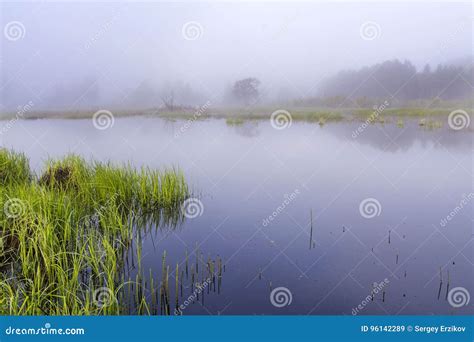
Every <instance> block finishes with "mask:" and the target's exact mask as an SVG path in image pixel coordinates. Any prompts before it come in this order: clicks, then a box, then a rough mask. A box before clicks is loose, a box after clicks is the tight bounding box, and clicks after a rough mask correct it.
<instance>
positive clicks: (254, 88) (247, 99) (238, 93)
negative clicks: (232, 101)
mask: <svg viewBox="0 0 474 342" xmlns="http://www.w3.org/2000/svg"><path fill="white" fill-rule="evenodd" d="M259 86H260V81H259V80H258V79H256V78H254V77H249V78H244V79H242V80H239V81H237V82H235V83H234V87H233V88H232V94H233V96H234V97H235V98H236V99H237V100H238V101H240V102H242V103H244V104H245V105H247V106H248V105H251V104H255V103H256V102H257V101H258V99H259V97H260V90H259V89H258V87H259Z"/></svg>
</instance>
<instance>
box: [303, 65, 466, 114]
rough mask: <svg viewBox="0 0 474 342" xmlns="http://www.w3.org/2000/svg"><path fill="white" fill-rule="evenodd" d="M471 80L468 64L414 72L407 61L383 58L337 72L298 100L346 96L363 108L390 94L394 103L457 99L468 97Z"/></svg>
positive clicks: (316, 101)
mask: <svg viewBox="0 0 474 342" xmlns="http://www.w3.org/2000/svg"><path fill="white" fill-rule="evenodd" d="M473 80H474V68H473V66H472V64H469V65H465V66H456V65H438V66H437V67H436V68H434V69H432V68H431V67H430V65H426V66H425V67H424V69H423V70H420V71H418V70H417V69H416V68H415V66H414V65H413V64H412V63H411V62H410V61H405V62H403V63H402V62H400V61H399V60H393V61H385V62H383V63H380V64H376V65H373V66H369V67H365V68H362V69H360V70H346V71H341V72H339V73H338V74H337V75H335V76H334V77H331V78H329V79H328V80H326V81H324V82H323V83H322V85H321V87H320V89H319V93H318V95H319V97H315V98H313V99H302V102H304V103H305V104H313V105H322V104H326V105H328V106H334V105H340V104H341V102H342V101H343V100H345V99H346V98H347V97H349V98H351V99H356V100H354V101H356V102H357V101H358V102H359V103H357V105H358V106H360V107H367V106H369V105H370V104H372V102H373V100H374V99H388V98H392V95H393V101H394V102H407V101H415V100H420V99H439V100H460V99H466V98H472V96H473V90H472V84H473V83H474V82H473ZM331 101H332V102H331ZM350 102H351V101H349V103H347V104H346V106H347V105H350Z"/></svg>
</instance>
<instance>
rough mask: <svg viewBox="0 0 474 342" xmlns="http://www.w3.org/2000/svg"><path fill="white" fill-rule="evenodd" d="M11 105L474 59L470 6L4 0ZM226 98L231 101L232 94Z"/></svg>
mask: <svg viewBox="0 0 474 342" xmlns="http://www.w3.org/2000/svg"><path fill="white" fill-rule="evenodd" d="M0 6H1V28H2V31H3V32H2V33H3V34H2V37H1V40H0V41H1V71H2V73H1V83H0V92H1V100H2V107H1V108H0V109H1V110H3V111H6V110H11V109H12V108H17V106H19V105H24V104H26V103H29V102H30V101H32V102H33V103H34V104H35V108H36V109H51V110H53V109H63V110H64V109H68V110H83V109H93V108H97V107H101V106H102V107H104V106H108V107H110V108H124V109H127V108H148V107H158V106H160V105H162V104H163V100H165V101H166V98H167V97H169V96H173V97H174V100H175V101H176V102H179V103H183V104H190V105H192V104H199V103H204V102H206V101H207V100H210V101H212V103H213V104H223V103H225V102H226V101H228V100H229V99H228V94H229V91H230V89H231V87H232V86H233V84H234V82H235V81H236V80H239V79H243V78H246V77H255V78H257V79H258V80H259V81H260V82H261V90H262V94H263V95H262V98H261V102H262V103H265V102H270V101H282V100H286V99H293V98H304V97H310V96H315V95H317V94H318V91H319V90H320V85H321V84H322V82H324V80H326V79H327V78H328V77H332V76H334V75H335V74H336V73H337V72H338V71H340V70H344V69H359V68H361V67H364V66H371V65H373V64H376V63H381V62H383V61H386V60H393V59H399V60H401V61H404V60H409V61H410V62H411V63H412V64H413V65H414V66H415V67H416V69H418V70H421V69H423V68H424V67H425V65H426V64H430V65H432V66H433V67H436V65H438V64H456V63H461V62H464V61H466V60H467V61H471V60H472V23H473V21H472V5H471V4H469V3H426V2H425V3H418V4H413V3H407V2H402V3H377V4H376V3H332V4H331V3H320V2H319V3H316V2H303V3H297V2H293V1H292V2H278V3H270V2H262V3H248V2H246V3H227V2H213V3H203V2H201V3H186V2H179V3H170V2H145V3H133V2H122V3H117V2H113V3H93V2H86V3H77V2H75V3H65V2H44V3H34V2H22V3H18V2H8V3H2V4H1V5H0ZM229 101H230V100H229Z"/></svg>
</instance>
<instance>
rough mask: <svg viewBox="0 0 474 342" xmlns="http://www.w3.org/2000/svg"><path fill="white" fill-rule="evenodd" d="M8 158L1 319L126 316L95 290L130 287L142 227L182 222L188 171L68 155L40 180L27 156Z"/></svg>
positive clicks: (2, 195)
mask: <svg viewBox="0 0 474 342" xmlns="http://www.w3.org/2000/svg"><path fill="white" fill-rule="evenodd" d="M0 160H1V161H2V164H1V165H2V169H1V175H2V176H1V177H2V178H1V181H2V185H3V186H2V187H1V188H0V204H1V205H2V209H3V210H1V211H0V314H4V315H5V314H9V315H89V314H119V313H123V307H122V306H121V304H120V303H119V302H118V301H114V302H113V303H109V304H110V305H107V306H102V305H97V300H94V296H95V295H96V293H95V292H96V290H97V289H100V288H102V287H106V288H107V289H108V291H110V294H113V295H115V294H117V293H118V292H119V290H120V289H121V288H122V287H123V283H124V279H123V273H122V270H123V268H124V267H123V263H124V259H123V255H124V253H126V251H127V250H128V249H129V247H130V246H131V244H132V242H133V239H134V237H135V236H136V235H137V234H138V233H137V232H138V231H139V229H140V227H139V226H138V225H137V222H142V221H147V220H153V221H154V223H156V224H157V225H162V224H177V223H178V222H182V219H183V216H182V213H181V211H180V205H181V203H183V201H185V200H186V199H187V198H189V196H190V193H189V189H188V186H187V184H186V181H185V179H184V176H183V174H182V173H181V172H180V171H178V170H165V171H157V170H152V169H148V168H142V169H139V170H137V169H135V168H133V167H131V166H130V165H123V166H115V165H112V164H110V163H98V162H92V163H88V162H86V161H85V160H84V159H82V158H80V157H78V156H68V157H66V158H64V159H61V160H50V161H48V162H47V164H46V167H45V171H44V172H43V173H42V174H41V175H40V176H35V175H31V173H30V171H29V167H28V160H27V159H26V157H25V156H24V155H22V154H17V153H14V152H11V151H10V152H6V151H1V153H0Z"/></svg>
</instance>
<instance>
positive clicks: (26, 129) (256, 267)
mask: <svg viewBox="0 0 474 342" xmlns="http://www.w3.org/2000/svg"><path fill="white" fill-rule="evenodd" d="M359 125H360V123H357V122H341V123H329V124H327V125H324V126H323V127H320V126H319V125H317V124H309V123H295V122H293V124H292V125H291V127H289V128H286V129H283V130H277V129H274V128H273V127H272V126H271V125H270V123H269V122H267V121H262V122H246V123H244V124H242V125H236V126H229V125H227V124H226V122H225V120H215V119H213V120H208V121H196V122H192V123H190V124H187V123H186V121H167V120H162V119H151V118H121V119H116V120H115V123H114V125H113V127H110V128H108V129H106V130H98V129H96V128H95V127H94V126H93V124H92V121H91V120H28V121H18V122H16V123H15V124H14V125H13V127H12V128H11V129H9V130H8V131H7V132H6V133H5V134H3V135H2V136H1V142H2V145H3V146H4V147H11V148H13V149H15V150H16V151H21V152H25V153H26V154H27V155H28V157H29V158H30V161H31V166H32V167H33V168H34V169H35V170H38V171H39V170H40V169H41V167H42V165H43V162H44V160H46V159H47V158H48V157H60V156H63V155H65V154H67V153H76V154H79V155H82V156H84V157H85V158H86V159H90V158H94V159H98V160H102V161H106V160H110V161H112V162H130V163H132V164H133V165H134V166H137V167H140V166H142V165H146V166H149V167H153V168H165V167H178V168H180V169H181V170H182V171H183V172H184V174H185V176H186V178H187V180H188V182H189V184H190V186H191V187H192V189H193V193H194V194H195V197H197V198H198V199H199V200H200V201H201V202H202V210H201V208H199V209H200V212H199V213H198V214H200V215H198V216H197V217H195V218H187V219H186V220H185V221H184V223H183V224H182V225H181V226H180V227H176V229H160V228H159V227H155V228H156V229H152V230H151V232H150V233H148V234H147V235H146V236H145V237H144V239H143V241H142V244H143V251H142V255H143V259H142V268H143V269H144V270H145V273H146V274H147V273H148V270H149V269H150V270H151V272H152V273H153V274H156V275H159V274H160V273H161V269H162V255H163V251H164V250H166V251H167V261H168V262H169V264H171V265H173V264H174V265H175V264H176V263H180V264H181V265H182V263H183V261H184V255H185V251H186V249H187V250H188V252H189V258H190V260H193V262H194V260H195V257H196V256H195V254H196V253H195V250H196V245H197V246H198V250H199V253H202V254H203V257H204V258H205V259H207V257H208V255H209V256H210V257H211V258H213V259H215V258H216V257H217V256H219V257H220V258H222V260H223V262H224V265H225V271H224V272H223V275H222V280H221V283H220V284H219V285H220V286H219V288H218V289H216V288H215V287H213V286H209V288H207V289H204V290H203V292H204V293H205V297H204V300H202V295H201V297H200V298H199V300H194V303H190V304H188V305H186V307H185V308H184V309H183V310H182V312H183V314H184V315H194V314H199V315H201V314H203V315H208V314H212V315H217V314H224V315H231V314H249V315H253V314H255V315H261V314H272V315H279V314H301V315H306V314H312V315H323V314H324V315H327V314H331V315H352V314H362V315H369V314H370V315H386V314H390V315H395V314H424V315H429V314H448V315H449V314H463V315H465V314H473V313H474V305H473V304H474V300H471V302H470V303H469V305H466V306H462V307H460V308H454V307H453V306H452V305H450V303H449V302H448V300H447V294H448V292H449V290H451V289H453V288H456V287H463V288H465V289H467V290H468V291H469V292H470V293H474V277H473V262H474V257H473V253H472V251H473V247H474V246H473V240H472V239H473V230H472V227H473V208H474V198H473V194H472V184H473V178H472V175H473V174H472V171H473V159H472V152H473V149H472V137H473V134H472V132H470V131H468V130H462V131H457V132H456V131H452V130H449V129H448V128H446V127H443V128H441V129H436V130H426V129H423V128H422V127H419V126H418V124H417V122H407V123H405V126H404V127H397V125H395V124H389V125H385V126H383V125H369V126H368V127H367V128H366V129H365V130H364V131H363V132H361V133H359V134H358V136H356V137H355V138H354V137H353V132H354V131H355V130H357V128H358V126H359ZM444 126H447V125H444ZM367 203H368V204H367ZM365 204H367V205H368V206H367V207H366V206H365ZM311 213H312V220H311ZM448 216H449V219H448V218H447V217H448ZM311 222H312V224H311ZM311 226H312V230H311ZM130 272H131V274H132V276H133V272H136V270H135V268H134V267H131V270H130ZM170 282H174V278H173V280H172V281H170ZM374 283H375V284H374ZM172 287H173V288H174V285H173V286H172ZM279 287H283V288H285V289H283V297H284V298H283V299H284V303H283V304H282V305H279V304H278V303H275V302H274V301H275V297H274V296H272V295H271V294H272V291H273V290H274V289H276V288H279ZM374 288H375V289H377V290H376V291H375V290H374ZM182 291H183V293H182V295H180V297H179V301H180V303H184V301H185V300H186V299H187V298H188V296H189V295H191V294H192V289H191V288H190V287H189V286H184V289H183V290H182ZM208 292H209V293H208ZM173 298H174V297H173ZM368 298H369V299H368ZM280 299H281V298H280ZM277 301H278V299H277ZM272 302H273V303H272ZM275 304H277V305H275ZM354 309H356V310H354ZM132 313H133V312H132Z"/></svg>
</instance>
